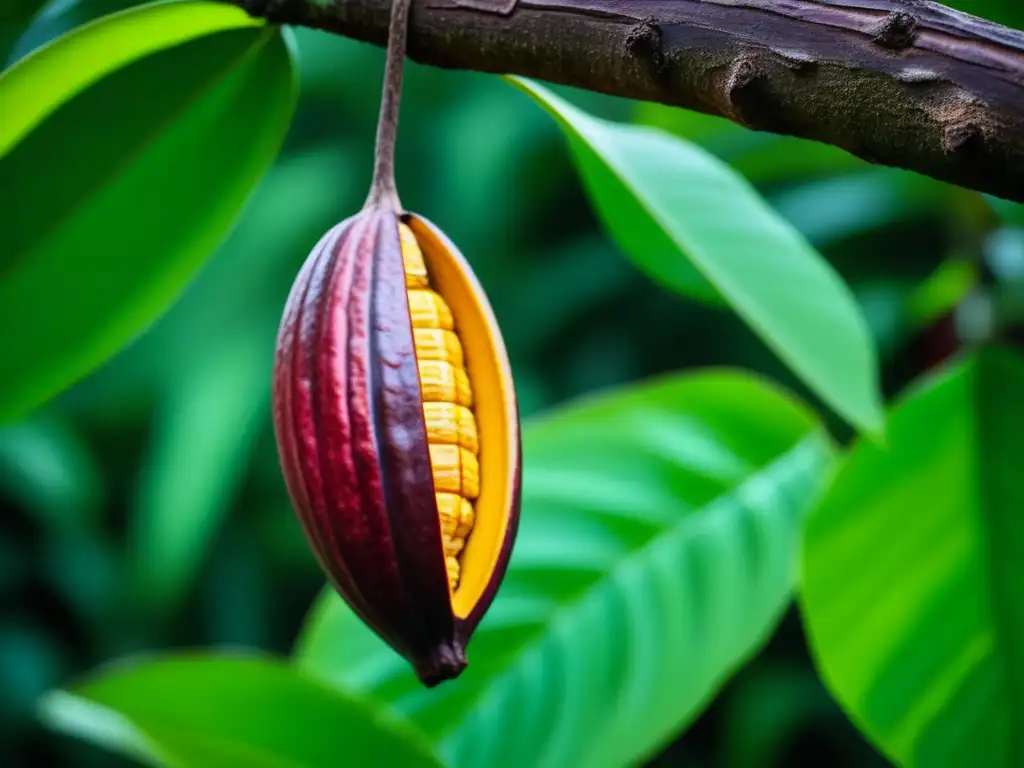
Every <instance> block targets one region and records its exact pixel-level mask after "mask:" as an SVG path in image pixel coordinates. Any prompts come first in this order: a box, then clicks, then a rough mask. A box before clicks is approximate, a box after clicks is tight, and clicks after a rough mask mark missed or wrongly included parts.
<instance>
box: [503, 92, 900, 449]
mask: <svg viewBox="0 0 1024 768" xmlns="http://www.w3.org/2000/svg"><path fill="white" fill-rule="evenodd" d="M512 82H513V83H514V84H515V85H517V86H518V87H519V88H521V89H522V90H523V91H525V92H526V93H528V94H529V95H531V96H532V97H533V98H534V99H536V100H537V102H538V103H540V104H541V105H542V106H543V107H544V108H546V109H547V110H548V111H549V112H550V113H551V114H552V115H553V116H554V117H555V119H556V120H557V121H558V123H559V125H560V126H561V127H562V129H563V130H564V132H565V134H566V136H567V137H568V140H569V145H570V147H571V148H572V152H573V156H574V158H575V160H576V164H577V167H578V168H579V171H580V173H581V175H582V177H583V181H584V183H585V185H586V187H587V190H588V192H589V193H590V195H591V198H592V199H593V201H594V204H595V206H596V207H597V209H598V211H599V212H600V214H601V217H602V219H603V220H604V222H605V224H606V226H607V227H608V228H609V230H610V231H611V233H612V234H613V235H614V237H615V239H616V241H617V242H618V243H619V245H620V247H622V249H623V251H625V252H626V253H627V254H628V255H629V256H630V257H631V258H632V259H633V260H634V261H635V262H636V263H637V265H638V266H640V267H641V268H642V269H644V270H645V271H646V272H648V273H649V274H651V275H652V276H654V277H655V278H657V279H658V280H660V281H661V282H663V283H666V284H667V285H669V286H671V287H673V288H675V289H677V290H680V291H682V292H684V293H697V294H699V295H707V290H706V287H708V286H713V287H714V291H715V292H716V293H717V294H719V295H720V296H721V297H722V298H723V299H724V300H725V301H726V302H728V303H729V305H730V306H731V307H732V308H733V309H734V310H735V311H736V312H737V313H738V314H739V315H740V316H741V317H742V318H743V319H744V320H745V321H746V322H747V323H748V324H749V325H750V326H751V328H753V330H754V331H755V332H756V333H758V334H759V335H760V336H761V338H762V339H763V340H764V341H765V343H767V344H768V345H769V346H770V347H771V348H772V349H773V350H774V351H775V352H776V354H778V355H779V357H780V358H781V359H782V360H783V361H785V362H786V364H787V365H789V366H790V367H791V368H792V369H793V371H794V372H795V373H797V374H798V375H799V376H801V377H802V378H803V379H804V380H805V381H806V382H807V383H808V385H810V386H811V387H812V388H813V389H814V391H815V392H816V393H817V394H818V395H819V396H820V397H821V398H822V399H823V400H824V401H825V402H827V403H828V404H829V405H830V406H831V407H833V408H834V409H835V410H836V411H837V412H838V413H839V414H841V415H842V416H844V417H845V418H846V419H847V420H849V421H850V422H851V423H852V424H854V425H855V426H857V427H860V428H862V429H866V430H868V431H872V432H874V431H877V430H878V429H879V428H880V426H881V423H882V406H881V395H880V392H879V385H878V370H877V369H878V361H877V353H876V350H875V348H874V344H873V342H872V339H871V332H870V330H869V328H868V325H867V322H866V321H865V319H864V317H863V316H862V314H861V312H860V310H859V309H858V307H857V303H856V300H855V299H854V297H853V294H852V293H851V292H850V290H849V288H848V287H847V286H846V285H845V284H844V283H843V281H842V279H841V278H840V277H839V276H838V275H837V274H836V273H835V272H834V271H833V270H832V268H831V267H830V266H829V265H828V263H827V262H826V261H825V260H824V259H822V258H821V256H820V255H819V254H818V253H817V252H816V251H815V250H814V249H813V248H812V247H811V246H810V245H809V244H808V243H807V241H806V240H804V239H803V238H802V237H801V236H800V234H799V233H798V232H797V231H796V230H795V229H794V228H793V227H792V225H790V224H788V223H787V222H786V221H785V220H784V219H783V218H782V217H781V216H779V215H778V214H777V213H775V212H774V211H773V210H772V209H771V207H770V206H769V205H768V204H767V203H766V202H765V201H764V200H763V199H762V198H761V197H760V196H759V195H758V193H757V192H756V191H755V190H754V188H753V187H752V186H751V185H750V184H749V183H748V182H747V181H746V180H745V179H743V178H742V177H741V176H739V175H738V174H737V173H736V172H735V171H733V170H732V169H731V168H729V166H728V165H726V164H725V163H723V162H722V161H720V160H718V159H717V158H715V157H714V156H713V155H711V154H710V153H708V152H707V151H705V150H703V149H701V148H700V147H698V146H696V145H694V144H692V143H689V142H686V141H684V140H682V139H679V138H677V137H675V136H672V135H670V134H668V133H665V132H664V131H661V130H658V129H655V128H648V127H644V126H635V125H624V124H617V123H611V122H607V121H604V120H599V119H597V118H594V117H592V116H590V115H588V114H586V113H584V112H582V111H581V110H579V109H577V108H576V107H574V106H572V105H571V104H569V103H568V102H566V101H564V100H563V99H561V98H559V97H558V96H555V95H554V94H553V93H551V92H550V91H548V90H547V89H545V88H542V87H541V86H539V85H537V84H536V83H532V82H530V81H528V80H523V79H520V78H513V79H512ZM694 274H699V275H701V280H700V282H699V285H698V283H695V282H694V281H693V279H692V277H693V275H694ZM699 286H705V288H701V287H699Z"/></svg>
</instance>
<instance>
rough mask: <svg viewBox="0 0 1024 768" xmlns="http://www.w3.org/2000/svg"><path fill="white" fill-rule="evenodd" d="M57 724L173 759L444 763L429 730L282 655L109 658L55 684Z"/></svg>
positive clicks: (281, 766) (260, 767)
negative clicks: (63, 685) (427, 739)
mask: <svg viewBox="0 0 1024 768" xmlns="http://www.w3.org/2000/svg"><path fill="white" fill-rule="evenodd" d="M42 716H43V719H44V721H46V722H47V723H48V724H49V725H50V726H51V727H53V728H55V729H57V730H60V731H63V732H65V733H69V734H71V735H74V736H78V737H80V738H83V739H86V740H88V741H91V742H93V743H95V744H98V745H100V746H103V747H106V748H107V749H110V750H112V751H115V752H119V753H121V754H123V755H125V756H127V757H131V758H134V759H136V760H138V761H140V762H144V763H147V764H149V765H157V766H169V767H170V768H325V767H326V766H334V765H351V766H364V765H365V766H381V768H383V767H384V766H402V768H438V766H439V765H440V763H438V762H437V759H436V758H435V757H434V756H433V755H432V754H431V752H430V750H429V747H428V746H427V745H426V744H425V743H424V742H423V740H422V737H420V736H419V735H418V734H416V733H415V732H414V731H413V730H412V729H410V728H408V727H406V726H404V725H403V724H402V723H401V722H400V721H396V720H395V719H393V718H391V717H389V716H388V715H387V714H386V713H384V712H382V711H380V710H379V709H378V708H377V707H375V706H373V705H372V704H371V703H369V702H366V701H362V700H360V699H358V698H354V697H352V696H351V695H345V694H342V693H340V692H339V691H336V690H332V689H330V688H328V687H327V686H325V685H323V684H322V683H319V682H317V681H315V680H312V679H310V678H309V677H307V676H306V675H304V674H302V673H301V672H298V671H297V670H295V669H292V668H289V667H287V666H285V665H283V664H281V663H279V662H277V661H274V660H272V659H268V658H261V657H255V656H252V657H246V656H201V655H192V656H177V657H165V658H158V659H152V660H139V661H132V662H122V663H120V664H117V665H114V666H111V667H108V668H104V669H102V670H100V671H99V672H98V673H96V674H94V675H93V676H92V677H90V678H89V679H87V680H86V681H85V682H84V683H82V684H81V685H78V686H76V687H74V688H73V689H72V690H71V691H70V692H67V691H58V692H54V693H51V694H49V695H48V696H47V697H45V698H44V699H43V702H42Z"/></svg>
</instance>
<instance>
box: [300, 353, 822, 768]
mask: <svg viewBox="0 0 1024 768" xmlns="http://www.w3.org/2000/svg"><path fill="white" fill-rule="evenodd" d="M523 449H524V468H525V475H524V481H523V514H522V527H521V531H520V535H519V540H518V542H517V544H516V548H515V550H514V554H513V557H512V562H511V564H510V569H509V572H508V574H507V577H506V579H505V582H504V584H503V585H502V587H501V591H500V592H499V594H498V598H497V600H496V601H495V604H494V605H493V607H492V609H491V611H490V613H488V615H487V617H486V618H485V619H484V622H483V623H482V625H481V627H480V629H479V630H478V632H477V634H476V635H475V636H474V638H473V642H472V643H471V645H470V647H469V660H470V666H469V668H468V670H467V671H466V672H465V673H464V674H463V675H462V676H461V677H460V678H459V679H457V680H455V681H453V682H450V683H445V684H444V685H442V686H439V687H438V688H436V689H433V690H425V689H423V688H422V686H420V685H419V684H418V683H417V681H416V679H415V678H414V677H413V675H412V674H411V673H410V672H409V670H408V668H407V665H406V664H405V662H403V661H402V660H400V659H399V658H397V657H396V655H395V654H394V653H392V652H391V651H389V650H388V649H387V648H386V647H385V646H384V645H383V643H381V642H380V641H379V640H378V639H377V638H376V636H374V635H372V634H370V632H369V631H368V630H367V629H365V628H364V627H363V625H362V624H360V623H359V621H358V620H357V619H356V618H355V617H354V616H353V614H351V613H350V612H349V611H348V610H347V609H346V608H344V607H343V604H342V603H341V601H340V600H339V599H337V598H335V597H334V596H333V595H332V594H329V593H328V594H327V595H326V596H325V598H324V599H323V600H322V602H321V603H320V604H319V606H318V607H317V608H316V610H315V611H314V612H313V614H312V617H311V620H310V622H309V624H308V626H307V627H306V629H305V632H304V634H303V636H302V637H301V638H300V641H299V644H298V646H297V650H296V654H297V660H298V663H299V664H300V665H301V666H302V667H303V668H304V669H307V670H310V671H314V672H316V673H317V674H319V675H320V676H322V677H324V678H325V679H328V680H332V681H334V682H336V683H337V684H339V685H342V686H344V687H346V688H351V689H356V690H359V691H362V692H366V693H370V694H372V695H373V696H375V697H376V698H378V699H379V700H382V701H386V702H389V703H390V704H391V705H392V706H393V707H394V709H395V710H396V711H399V712H402V713H404V714H406V715H407V716H408V717H409V718H411V719H412V721H413V722H414V723H416V724H417V725H419V726H420V727H421V728H422V729H423V730H424V731H425V732H426V733H427V734H429V735H430V736H431V737H432V738H434V739H435V740H436V742H437V743H438V744H439V746H440V749H441V751H442V754H443V755H444V756H445V757H447V758H448V760H449V761H450V762H451V763H452V764H453V765H456V766H467V767H469V766H481V765H486V766H489V768H502V767H503V766H508V768H521V767H522V766H527V765H528V766H536V767H537V768H541V767H542V766H569V765H571V766H586V767H587V768H595V767H597V766H621V765H627V764H632V763H635V762H637V761H639V760H642V759H643V757H644V756H645V755H648V754H649V753H651V752H652V751H654V750H656V749H657V748H658V747H659V746H661V745H663V744H664V743H665V742H666V741H668V740H669V739H671V738H672V736H673V735H674V734H675V733H677V732H678V731H679V730H680V729H681V728H682V727H684V726H685V725H686V724H687V723H688V722H689V721H690V720H692V719H693V718H694V717H695V716H696V715H697V714H698V713H699V712H700V710H701V709H702V708H703V707H704V706H705V705H706V704H707V702H708V700H709V699H710V698H711V697H712V696H713V694H714V692H715V691H716V690H717V689H718V687H719V686H720V685H721V684H722V683H723V682H724V680H725V679H726V678H728V677H729V675H730V674H731V673H732V672H733V671H734V670H735V669H736V668H737V667H738V666H740V665H741V664H742V663H744V661H745V660H746V659H748V658H749V657H750V655H751V654H752V653H754V652H755V651H756V650H757V649H758V648H759V647H760V645H761V644H762V642H763V641H764V640H765V639H766V638H767V637H768V635H769V634H770V633H771V632H772V629H773V627H774V626H775V622H776V620H777V619H778V618H779V616H780V614H781V612H782V611H783V610H784V608H785V607H786V605H787V603H788V602H789V595H790V587H791V580H792V579H791V577H792V574H793V571H794V566H793V555H794V551H795V547H796V543H797V537H798V530H799V527H800V524H801V520H802V518H803V514H804V511H805V509H807V508H808V506H809V504H810V503H811V500H812V497H813V496H814V495H815V494H816V492H817V489H818V488H819V483H820V480H821V478H822V473H823V471H824V470H825V469H826V468H827V467H828V466H829V463H830V456H831V453H830V444H829V443H828V441H827V438H825V437H824V436H823V434H822V433H821V432H820V431H819V429H818V427H817V426H816V423H815V421H814V419H813V417H812V415H811V414H810V413H809V412H808V411H807V410H805V409H804V408H803V407H802V406H801V405H798V404H796V403H795V402H794V401H793V400H791V399H789V398H788V397H787V396H786V395H784V394H781V393H780V392H779V391H777V390H775V389H772V388H770V387H769V386H767V385H765V384H763V383H761V382H760V381H758V380H755V379H753V378H749V377H747V376H745V375H742V374H736V373H723V372H717V373H704V374H700V375H696V376H693V375H686V376H673V377H668V378H665V379H662V380H660V381H657V382H654V383H651V384H647V385H644V386H636V387H631V388H627V389H624V390H620V391H617V392H610V393H608V394H605V395H601V396H599V397H595V398H592V399H588V400H586V401H584V402H581V403H580V404H578V405H575V406H572V407H569V408H566V409H564V410H562V411H560V412H556V413H554V414H552V415H550V416H547V417H545V418H543V419H540V420H537V421H534V422H533V423H532V424H530V425H529V426H528V427H527V429H526V431H525V435H524V444H523Z"/></svg>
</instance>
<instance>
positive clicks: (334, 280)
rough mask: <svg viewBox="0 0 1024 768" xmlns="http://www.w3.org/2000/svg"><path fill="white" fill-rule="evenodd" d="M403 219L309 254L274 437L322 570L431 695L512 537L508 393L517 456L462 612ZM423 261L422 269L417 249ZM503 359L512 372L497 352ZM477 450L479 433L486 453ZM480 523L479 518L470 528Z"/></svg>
mask: <svg viewBox="0 0 1024 768" xmlns="http://www.w3.org/2000/svg"><path fill="white" fill-rule="evenodd" d="M405 218H406V220H407V221H409V223H410V225H411V226H412V227H413V229H414V231H417V232H424V233H429V235H430V236H432V237H433V242H435V243H436V244H441V243H443V244H444V246H445V247H449V248H450V249H451V253H450V254H448V255H446V256H445V258H446V259H448V261H447V262H446V264H445V269H446V270H447V274H448V275H449V276H450V275H453V274H454V275H458V276H459V279H462V277H461V275H462V273H461V272H460V271H459V270H465V278H464V279H465V283H464V285H465V286H466V287H468V289H469V290H470V291H471V293H470V294H467V295H472V296H474V301H475V302H476V303H477V304H480V303H481V302H482V306H483V307H484V308H485V309H486V313H485V314H486V316H487V317H488V318H489V319H490V320H491V322H493V315H490V314H489V313H490V308H489V307H488V306H487V304H486V300H485V299H483V294H482V291H481V290H480V288H479V285H478V284H477V282H476V279H475V277H473V275H472V272H471V271H469V265H468V264H466V263H465V260H464V259H463V258H462V256H461V255H460V254H459V253H458V251H457V250H455V249H454V246H452V245H451V243H450V242H449V241H448V240H447V239H446V238H444V236H443V235H442V234H441V233H440V232H439V231H438V230H437V229H436V227H433V225H431V224H429V222H426V221H425V220H424V219H422V218H419V217H412V216H407V217H405ZM398 220H399V219H398V216H397V214H396V213H395V212H394V211H391V210H387V209H383V208H382V209H373V208H370V209H367V210H364V211H363V212H362V213H360V214H359V215H357V216H354V217H352V218H350V219H347V220H345V221H343V222H341V223H340V224H338V225H337V226H335V227H334V228H333V229H331V230H330V231H329V232H328V233H327V234H326V235H324V237H323V238H322V239H321V240H320V242H319V243H318V244H317V245H316V247H315V248H314V249H313V251H312V252H311V253H310V255H309V257H308V258H307V260H306V262H305V264H304V265H303V267H302V269H301V271H300V272H299V275H298V277H297V278H296V281H295V284H294V285H293V287H292V291H291V294H290V295H289V298H288V301H287V304H286V306H285V311H284V317H283V319H282V322H281V327H280V330H279V334H278V340H277V350H276V357H275V364H274V379H273V413H274V429H275V436H276V438H277V445H278V453H279V457H280V460H281V467H282V470H283V473H284V476H285V480H286V483H287V487H288V492H289V495H290V496H291V499H292V503H293V506H294V508H295V511H296V514H297V516H298V518H299V520H300V522H301V524H302V527H303V530H304V533H305V535H306V537H307V539H308V540H309V542H310V545H311V547H312V549H313V551H314V552H315V554H316V556H317V559H318V560H319V562H320V565H321V567H322V568H323V570H324V571H325V573H326V574H327V576H328V578H329V579H330V580H331V582H332V583H333V584H334V586H335V587H336V589H337V590H338V592H339V593H340V594H341V596H342V597H343V598H344V600H345V601H346V602H347V603H348V604H349V605H350V606H351V607H352V609H353V610H354V611H355V612H356V613H357V614H358V615H359V616H360V617H361V618H362V620H363V621H364V622H366V624H367V625H369V626H370V627H371V628H372V629H373V630H374V631H375V632H376V633H377V634H378V635H380V636H381V637H382V638H383V639H384V640H385V641H386V642H387V643H388V644H389V645H390V646H391V647H392V648H393V649H394V650H395V651H396V652H398V653H399V654H401V655H402V656H404V657H405V658H406V659H407V660H408V661H409V662H410V663H411V664H412V666H413V668H414V669H415V671H416V673H417V675H418V676H419V678H420V680H421V681H422V682H423V683H424V684H425V685H427V686H433V685H436V684H437V683H439V682H441V681H443V680H448V679H452V678H454V677H457V676H458V675H459V674H460V673H461V672H462V670H463V669H464V668H465V667H466V664H467V661H466V653H465V649H466V645H467V643H468V642H469V639H470V637H471V636H472V634H473V632H474V630H475V629H476V626H477V624H478V623H479V621H480V619H481V618H482V617H483V614H484V613H485V612H486V610H487V608H488V607H489V606H490V603H491V601H492V600H493V598H494V594H495V592H496V591H497V588H498V585H499V584H500V582H501V580H502V578H503V576H504V573H505V569H506V567H507V564H508V558H509V555H510V553H511V548H512V544H513V542H514V540H515V535H516V530H517V527H518V515H519V489H520V472H519V464H520V460H521V447H520V442H519V421H518V412H517V411H516V408H515V403H514V395H511V396H510V397H511V401H510V407H509V408H507V409H506V411H505V412H506V413H507V415H508V416H509V417H510V418H511V420H512V421H514V424H510V425H506V426H502V427H501V429H500V430H497V431H499V432H501V433H502V434H503V435H506V436H508V437H509V438H510V440H511V441H514V444H513V443H510V444H509V446H508V450H505V449H503V453H507V454H508V455H509V456H514V458H513V459H512V460H510V461H509V462H508V467H507V468H506V472H507V475H506V476H505V477H504V478H503V479H502V481H503V482H505V483H507V484H508V489H509V491H510V492H509V493H507V494H505V495H504V497H503V498H506V499H507V500H509V501H510V503H509V504H508V509H506V510H503V511H502V514H505V515H507V516H508V517H507V523H505V524H504V525H503V526H502V527H501V531H503V535H502V536H501V537H500V540H499V541H496V542H495V543H496V547H495V555H496V556H495V557H493V558H491V560H492V561H493V563H494V567H492V568H490V569H489V571H488V573H487V574H486V579H487V580H486V583H485V585H484V587H483V589H482V590H481V591H480V596H479V598H478V599H476V600H475V601H474V603H473V605H472V607H471V609H469V610H463V611H461V614H462V615H460V611H458V610H456V609H455V608H453V605H454V604H455V603H456V602H458V601H455V600H454V599H453V597H452V595H451V594H450V592H449V588H448V581H447V573H446V569H445V563H444V554H443V544H442V539H441V530H440V523H439V519H438V511H437V507H436V502H435V496H434V481H433V476H432V473H431V467H430V454H429V451H428V447H427V435H426V425H425V423H424V418H423V401H422V396H421V392H420V383H419V377H418V368H417V361H416V354H415V348H414V344H413V333H412V321H411V319H410V314H409V303H408V294H407V292H406V287H405V273H404V268H403V261H402V255H401V244H400V240H399V233H398ZM417 237H418V238H419V234H417ZM435 251H437V249H435ZM437 252H440V251H437ZM424 255H425V256H426V257H427V263H428V269H429V268H431V265H430V261H431V259H430V256H429V254H428V252H427V249H426V248H425V249H424ZM453 265H454V266H456V267H457V270H456V271H453V269H452V267H453ZM442 295H444V292H443V290H442ZM446 298H447V297H446ZM454 309H455V308H454V307H453V310H454ZM459 322H460V320H459V317H458V315H457V314H456V323H457V324H458V323H459ZM494 333H495V334H496V328H495V329H494ZM488 338H490V337H488ZM496 338H497V339H498V341H499V343H500V336H497V337H496ZM500 357H501V360H502V361H503V362H504V364H505V367H504V369H503V370H505V371H507V360H506V359H505V358H504V348H503V346H502V347H501V349H500ZM509 390H511V386H509ZM508 426H511V430H509V429H508V428H507V427H508ZM486 440H487V427H486V426H485V425H483V424H481V445H482V450H486V445H487V443H486ZM482 467H483V468H484V469H486V464H484V463H483V462H482ZM496 474H497V473H493V472H492V480H493V479H495V478H493V475H496ZM487 480H488V479H487V477H486V476H485V475H482V478H481V482H482V483H485V482H487ZM490 512H491V513H492V514H493V513H494V510H491V511H490ZM484 513H485V511H484V510H478V513H477V517H478V520H479V519H480V515H481V514H484ZM492 527H493V526H492ZM472 536H473V534H470V539H472ZM463 602H464V601H463Z"/></svg>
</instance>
